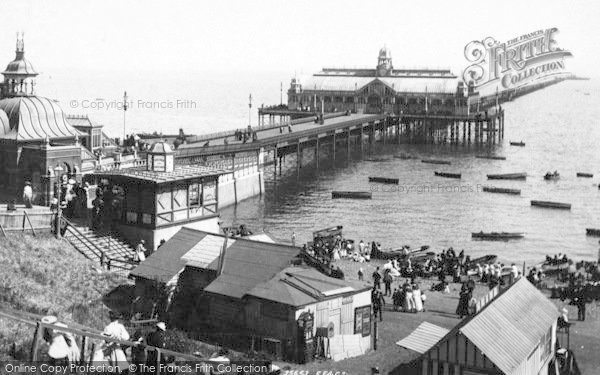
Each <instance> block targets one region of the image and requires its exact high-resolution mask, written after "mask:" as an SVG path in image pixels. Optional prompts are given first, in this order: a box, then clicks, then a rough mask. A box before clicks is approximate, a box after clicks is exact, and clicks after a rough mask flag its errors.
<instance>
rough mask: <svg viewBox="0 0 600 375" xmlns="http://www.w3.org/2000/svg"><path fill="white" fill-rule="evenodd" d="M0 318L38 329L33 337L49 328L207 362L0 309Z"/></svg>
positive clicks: (97, 332)
mask: <svg viewBox="0 0 600 375" xmlns="http://www.w3.org/2000/svg"><path fill="white" fill-rule="evenodd" d="M0 317H5V318H8V319H13V320H17V321H19V322H21V323H24V324H27V325H30V326H37V327H38V329H37V330H36V335H35V336H38V335H37V332H41V330H42V329H44V328H49V329H53V330H57V331H60V332H67V333H71V334H74V335H78V336H82V337H89V338H93V339H97V340H101V341H106V342H111V343H116V344H120V345H124V346H137V347H142V348H144V350H151V351H156V352H159V353H160V354H163V355H169V356H173V357H176V358H183V359H186V360H190V361H205V360H207V359H204V358H201V357H198V356H195V355H192V354H185V353H179V352H175V351H172V350H169V349H163V348H157V347H155V346H151V345H146V344H140V343H139V342H134V341H129V340H119V339H115V338H112V337H110V336H104V335H102V333H101V332H99V331H98V330H95V329H92V328H87V329H85V330H84V329H78V328H70V327H62V326H59V325H56V324H48V323H43V322H41V321H36V320H33V319H31V318H24V317H21V316H17V315H14V314H11V313H8V312H6V311H4V310H3V309H0ZM38 330H39V331H38ZM37 338H39V337H36V338H34V342H33V343H32V348H35V347H36V346H37V345H36V344H37V342H36V339H37ZM32 351H33V350H32ZM32 354H35V353H32Z"/></svg>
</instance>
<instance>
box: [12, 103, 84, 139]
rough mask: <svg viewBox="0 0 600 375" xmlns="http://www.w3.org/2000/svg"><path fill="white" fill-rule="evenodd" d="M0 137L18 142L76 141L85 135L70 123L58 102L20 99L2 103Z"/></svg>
mask: <svg viewBox="0 0 600 375" xmlns="http://www.w3.org/2000/svg"><path fill="white" fill-rule="evenodd" d="M0 110H2V111H4V112H5V113H6V115H7V117H8V124H7V123H6V121H5V119H4V116H2V115H0V138H4V139H14V140H17V141H32V140H43V139H45V138H46V137H48V138H50V139H60V138H74V137H75V136H76V135H77V136H82V135H83V134H82V133H81V132H79V131H78V130H77V129H75V128H73V126H71V124H69V122H68V121H67V119H66V117H65V115H64V113H63V111H62V109H61V108H60V107H59V105H58V103H56V102H55V101H53V100H50V99H47V98H44V97H40V96H20V97H14V98H5V99H2V100H0Z"/></svg>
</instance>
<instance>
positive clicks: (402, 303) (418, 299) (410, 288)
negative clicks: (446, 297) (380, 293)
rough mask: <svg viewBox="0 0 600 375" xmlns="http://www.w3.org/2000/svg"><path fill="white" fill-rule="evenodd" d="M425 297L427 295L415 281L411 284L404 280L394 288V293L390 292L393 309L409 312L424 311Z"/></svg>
mask: <svg viewBox="0 0 600 375" xmlns="http://www.w3.org/2000/svg"><path fill="white" fill-rule="evenodd" d="M426 299H427V296H426V295H425V293H424V292H423V291H422V290H421V288H420V286H419V284H418V283H416V282H415V283H412V284H411V283H409V282H408V281H405V282H404V284H402V286H399V287H398V288H396V289H394V293H393V294H392V301H393V303H394V311H404V312H410V313H417V312H421V311H425V300H426Z"/></svg>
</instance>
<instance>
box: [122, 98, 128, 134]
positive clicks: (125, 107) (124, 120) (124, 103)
mask: <svg viewBox="0 0 600 375" xmlns="http://www.w3.org/2000/svg"><path fill="white" fill-rule="evenodd" d="M127 108H128V104H127V91H125V92H124V93H123V141H122V142H121V143H122V144H123V146H125V139H126V138H127V130H126V126H125V124H126V114H127Z"/></svg>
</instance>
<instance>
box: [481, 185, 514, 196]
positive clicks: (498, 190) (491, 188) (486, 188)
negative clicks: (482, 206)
mask: <svg viewBox="0 0 600 375" xmlns="http://www.w3.org/2000/svg"><path fill="white" fill-rule="evenodd" d="M483 191H485V192H487V193H500V194H513V195H521V189H508V188H499V187H494V186H484V187H483Z"/></svg>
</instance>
